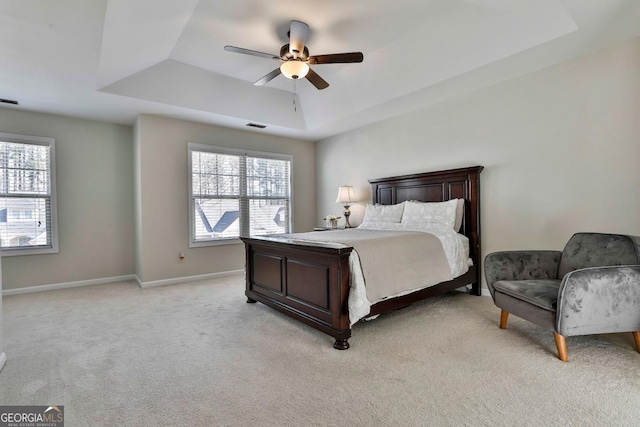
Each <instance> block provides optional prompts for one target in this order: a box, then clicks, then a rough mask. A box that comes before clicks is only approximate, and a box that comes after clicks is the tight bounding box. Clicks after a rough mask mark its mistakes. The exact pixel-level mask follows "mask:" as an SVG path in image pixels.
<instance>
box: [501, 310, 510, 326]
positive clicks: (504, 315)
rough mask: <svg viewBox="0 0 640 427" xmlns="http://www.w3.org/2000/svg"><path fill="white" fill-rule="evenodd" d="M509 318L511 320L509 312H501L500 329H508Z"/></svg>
mask: <svg viewBox="0 0 640 427" xmlns="http://www.w3.org/2000/svg"><path fill="white" fill-rule="evenodd" d="M508 318H509V312H508V311H504V310H502V311H501V312H500V329H507V319H508Z"/></svg>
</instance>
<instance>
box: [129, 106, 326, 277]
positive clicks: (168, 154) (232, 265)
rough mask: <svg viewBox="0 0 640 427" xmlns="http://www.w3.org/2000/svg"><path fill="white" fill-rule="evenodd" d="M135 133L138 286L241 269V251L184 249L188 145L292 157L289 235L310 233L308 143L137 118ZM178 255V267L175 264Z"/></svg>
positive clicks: (311, 170)
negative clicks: (291, 228)
mask: <svg viewBox="0 0 640 427" xmlns="http://www.w3.org/2000/svg"><path fill="white" fill-rule="evenodd" d="M135 129H136V131H135V134H136V137H135V138H136V141H135V142H134V145H135V147H136V152H137V151H139V154H136V155H135V156H134V157H136V158H137V164H136V166H135V176H136V182H137V183H136V188H137V187H138V186H139V190H136V193H138V191H139V194H140V198H139V201H138V202H139V205H137V208H136V209H137V210H139V212H137V213H136V217H137V218H138V221H139V227H140V228H139V229H138V239H137V240H138V246H137V251H138V254H137V258H138V260H139V261H138V262H137V263H136V274H137V276H138V278H139V279H140V280H141V281H142V282H143V283H147V282H154V281H161V280H167V279H173V278H180V277H188V276H198V275H205V274H210V273H216V272H224V271H230V270H239V269H242V268H243V267H244V247H243V246H242V245H238V244H236V245H224V246H211V247H199V248H191V249H190V248H189V217H188V215H189V205H188V201H189V191H188V181H187V180H188V164H187V143H188V142H197V143H201V144H211V145H217V146H223V147H234V148H245V149H248V150H259V151H267V152H276V153H283V154H291V155H293V192H294V193H293V214H294V215H293V217H294V218H293V223H294V229H295V231H308V230H310V229H311V228H312V227H313V224H314V220H315V212H316V209H315V163H314V159H315V149H314V143H313V142H308V141H299V140H294V139H287V138H282V137H275V136H269V135H264V134H261V133H259V132H248V131H241V130H235V129H228V128H222V127H218V126H211V125H205V124H199V123H192V122H186V121H182V120H176V119H169V118H163V117H158V116H149V115H141V116H140V117H139V118H138V121H137V124H136V126H135ZM180 252H184V253H185V262H184V263H178V255H179V253H180Z"/></svg>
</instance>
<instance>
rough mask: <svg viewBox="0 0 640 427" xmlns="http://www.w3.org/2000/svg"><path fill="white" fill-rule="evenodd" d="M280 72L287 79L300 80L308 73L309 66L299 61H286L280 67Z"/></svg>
mask: <svg viewBox="0 0 640 427" xmlns="http://www.w3.org/2000/svg"><path fill="white" fill-rule="evenodd" d="M280 71H281V72H282V74H284V76H285V77H286V78H288V79H302V78H304V77H305V76H306V75H307V73H308V72H309V66H308V65H307V64H306V63H304V62H301V61H295V60H294V61H287V62H285V63H283V64H282V65H281V66H280Z"/></svg>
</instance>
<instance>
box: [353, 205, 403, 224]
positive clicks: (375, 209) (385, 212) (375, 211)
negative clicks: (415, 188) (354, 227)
mask: <svg viewBox="0 0 640 427" xmlns="http://www.w3.org/2000/svg"><path fill="white" fill-rule="evenodd" d="M403 210H404V203H398V204H397V205H367V207H366V209H365V211H364V218H363V219H362V222H363V223H369V222H395V223H399V222H400V221H401V220H402V211H403Z"/></svg>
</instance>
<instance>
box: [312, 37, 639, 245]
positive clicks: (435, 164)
mask: <svg viewBox="0 0 640 427" xmlns="http://www.w3.org/2000/svg"><path fill="white" fill-rule="evenodd" d="M639 76H640V39H634V40H631V41H628V42H625V43H624V44H621V45H618V46H616V47H614V48H612V49H609V50H606V51H601V52H597V53H595V54H591V55H589V56H586V57H582V58H578V59H576V60H573V61H570V62H566V63H563V64H560V65H558V66H554V67H552V68H548V69H544V70H541V71H539V72H535V73H533V74H529V75H526V76H523V77H520V78H517V79H514V80H511V81H508V82H504V83H501V84H498V85H495V86H493V87H489V88H486V89H483V90H481V91H478V92H475V93H472V94H469V95H466V96H462V97H459V98H456V99H453V100H450V101H448V102H444V103H441V104H437V105H435V106H432V107H429V108H425V109H422V110H419V111H415V112H412V113H409V114H405V115H402V116H398V117H395V118H392V119H389V120H387V121H384V122H379V123H375V124H372V125H369V126H366V127H363V128H361V129H357V130H354V131H351V132H347V133H345V134H341V135H338V136H335V137H332V138H328V139H326V140H323V141H320V142H318V143H317V145H316V165H317V166H316V167H317V178H316V179H317V197H318V202H317V206H318V210H317V212H316V221H317V223H318V224H319V223H321V220H320V219H321V218H322V217H324V216H325V215H327V214H329V213H336V214H337V213H340V212H341V211H342V208H341V207H340V206H338V205H336V204H335V203H334V202H335V198H336V194H337V190H338V186H339V185H344V184H345V183H346V184H351V185H354V186H355V189H356V190H357V192H358V195H359V196H360V198H361V200H362V201H361V203H359V204H357V205H356V206H354V207H352V209H351V211H352V213H353V214H352V218H353V223H356V224H357V223H359V222H360V221H361V218H362V214H363V210H364V205H365V204H366V202H368V201H370V200H371V192H370V188H369V185H368V183H367V180H368V179H370V178H379V177H385V176H393V175H401V174H407V173H417V172H425V171H433V170H440V169H448V168H455V167H462V166H472V165H483V166H485V168H486V169H485V170H484V171H483V173H482V176H481V178H482V190H481V203H482V208H481V216H482V218H481V221H482V239H483V241H482V245H483V255H484V254H487V253H489V252H493V251H497V250H508V249H522V248H558V249H561V248H562V247H563V246H564V244H565V243H566V241H567V240H568V239H569V237H570V236H571V235H572V234H573V233H574V232H577V231H601V232H614V233H617V232H619V233H632V234H638V235H640V221H639V220H638V217H639V212H640V190H639V189H640V167H639V164H640V78H639Z"/></svg>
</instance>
